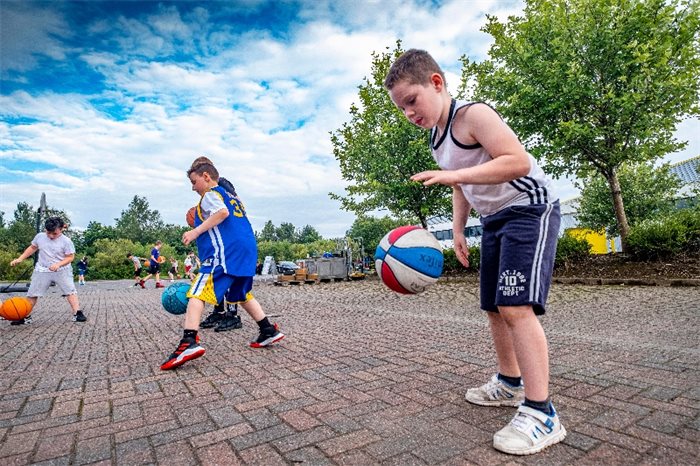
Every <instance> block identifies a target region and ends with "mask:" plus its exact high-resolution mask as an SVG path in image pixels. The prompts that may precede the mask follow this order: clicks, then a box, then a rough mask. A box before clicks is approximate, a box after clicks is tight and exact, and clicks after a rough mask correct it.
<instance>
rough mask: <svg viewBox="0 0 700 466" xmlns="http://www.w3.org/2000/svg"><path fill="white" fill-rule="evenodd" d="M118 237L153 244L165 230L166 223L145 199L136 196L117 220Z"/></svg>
mask: <svg viewBox="0 0 700 466" xmlns="http://www.w3.org/2000/svg"><path fill="white" fill-rule="evenodd" d="M115 220H116V229H117V235H118V236H119V237H120V238H126V239H128V240H131V241H133V242H135V243H152V242H154V241H156V240H157V239H159V238H158V236H159V235H160V234H161V231H162V230H163V227H164V223H163V220H162V218H161V216H160V212H158V211H157V210H151V209H150V206H149V204H148V200H147V199H146V198H145V197H139V196H134V198H133V199H132V200H131V202H130V203H129V206H128V207H127V209H126V210H122V213H121V216H120V217H119V218H115Z"/></svg>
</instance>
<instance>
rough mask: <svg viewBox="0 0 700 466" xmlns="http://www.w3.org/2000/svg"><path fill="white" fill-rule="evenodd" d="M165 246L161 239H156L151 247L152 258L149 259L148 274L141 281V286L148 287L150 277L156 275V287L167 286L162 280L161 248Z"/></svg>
mask: <svg viewBox="0 0 700 466" xmlns="http://www.w3.org/2000/svg"><path fill="white" fill-rule="evenodd" d="M162 246H163V243H162V242H161V241H156V242H155V244H154V245H153V249H151V259H150V260H149V263H150V265H149V266H148V275H146V278H144V279H143V280H141V281H140V282H139V285H141V288H146V282H147V281H148V279H149V278H151V277H155V281H156V288H165V286H164V285H163V284H162V283H161V282H160V248H161V247H162Z"/></svg>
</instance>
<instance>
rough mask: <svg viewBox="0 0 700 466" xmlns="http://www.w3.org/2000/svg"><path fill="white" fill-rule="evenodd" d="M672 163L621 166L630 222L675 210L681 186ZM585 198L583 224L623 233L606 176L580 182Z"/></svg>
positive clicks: (581, 213)
mask: <svg viewBox="0 0 700 466" xmlns="http://www.w3.org/2000/svg"><path fill="white" fill-rule="evenodd" d="M669 168H670V167H669V166H668V165H664V166H662V167H661V168H658V169H656V168H654V167H653V166H652V165H651V164H648V163H647V164H641V165H637V166H627V165H622V166H621V167H620V169H619V170H618V178H619V180H620V188H621V190H622V192H624V193H625V195H626V199H627V201H626V202H625V212H626V213H627V219H628V221H629V224H630V226H635V225H637V224H638V223H640V222H642V221H644V220H647V219H653V218H658V217H659V216H664V215H666V214H668V213H670V212H671V211H672V210H674V203H673V201H674V199H675V196H676V194H677V192H678V189H679V188H680V187H681V181H680V180H679V179H678V177H677V176H676V175H674V174H672V173H671V172H670V171H669ZM579 187H580V188H581V199H580V201H579V209H578V215H577V219H578V221H579V223H580V224H581V226H583V227H585V228H590V229H592V230H595V231H600V230H603V229H605V230H606V231H607V233H608V234H609V235H611V236H616V235H619V234H620V231H619V230H618V227H617V222H616V221H615V209H614V207H613V204H612V200H611V198H610V191H609V189H608V185H607V182H606V180H605V179H603V177H602V176H600V175H597V176H593V177H592V178H590V179H588V180H586V181H585V182H584V183H579Z"/></svg>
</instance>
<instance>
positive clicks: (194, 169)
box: [187, 157, 219, 181]
mask: <svg viewBox="0 0 700 466" xmlns="http://www.w3.org/2000/svg"><path fill="white" fill-rule="evenodd" d="M200 158H201V157H200ZM205 172H206V173H209V176H211V179H212V180H215V181H218V179H219V171H218V170H217V169H216V167H215V166H214V165H213V164H211V163H207V162H203V163H198V164H196V165H195V164H194V163H193V164H192V166H191V167H190V169H189V170H187V176H188V177H189V176H190V175H191V174H192V173H196V174H198V175H199V176H202V175H203V174H204V173H205Z"/></svg>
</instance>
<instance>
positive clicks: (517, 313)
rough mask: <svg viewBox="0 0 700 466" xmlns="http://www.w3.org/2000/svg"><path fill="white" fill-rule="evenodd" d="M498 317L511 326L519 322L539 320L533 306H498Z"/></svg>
mask: <svg viewBox="0 0 700 466" xmlns="http://www.w3.org/2000/svg"><path fill="white" fill-rule="evenodd" d="M498 315H499V316H500V317H501V319H503V321H504V322H505V323H506V324H508V325H509V326H513V325H516V324H517V323H518V322H522V321H524V320H530V319H532V318H535V319H536V318H537V316H535V311H534V310H533V308H532V306H498Z"/></svg>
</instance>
